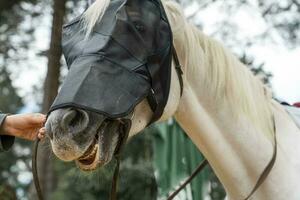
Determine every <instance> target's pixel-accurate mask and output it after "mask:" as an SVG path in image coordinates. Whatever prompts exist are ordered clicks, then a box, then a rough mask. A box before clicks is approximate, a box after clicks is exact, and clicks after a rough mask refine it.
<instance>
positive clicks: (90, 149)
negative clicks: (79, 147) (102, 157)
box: [78, 138, 97, 160]
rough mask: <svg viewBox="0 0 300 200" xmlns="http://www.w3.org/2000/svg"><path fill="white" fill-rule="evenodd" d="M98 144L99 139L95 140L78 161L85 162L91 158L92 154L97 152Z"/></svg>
mask: <svg viewBox="0 0 300 200" xmlns="http://www.w3.org/2000/svg"><path fill="white" fill-rule="evenodd" d="M96 143H97V139H96V138H95V139H94V140H93V142H92V144H91V145H90V146H89V148H88V149H87V150H86V151H85V153H84V154H83V155H82V156H80V158H78V160H85V159H86V158H88V157H90V155H91V154H93V153H94V151H95V145H96Z"/></svg>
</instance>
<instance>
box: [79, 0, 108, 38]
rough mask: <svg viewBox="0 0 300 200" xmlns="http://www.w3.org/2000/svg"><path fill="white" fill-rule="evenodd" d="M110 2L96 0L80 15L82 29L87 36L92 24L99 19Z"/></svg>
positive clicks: (92, 26)
mask: <svg viewBox="0 0 300 200" xmlns="http://www.w3.org/2000/svg"><path fill="white" fill-rule="evenodd" d="M109 3H110V0H96V1H95V2H94V3H93V4H92V5H91V6H90V7H89V8H88V9H87V10H86V11H85V12H84V13H83V15H82V22H83V30H85V32H86V37H88V36H89V35H90V34H91V33H92V31H93V28H94V26H95V25H96V23H97V22H98V21H100V20H101V19H102V17H103V15H104V13H105V11H106V9H107V7H108V5H109Z"/></svg>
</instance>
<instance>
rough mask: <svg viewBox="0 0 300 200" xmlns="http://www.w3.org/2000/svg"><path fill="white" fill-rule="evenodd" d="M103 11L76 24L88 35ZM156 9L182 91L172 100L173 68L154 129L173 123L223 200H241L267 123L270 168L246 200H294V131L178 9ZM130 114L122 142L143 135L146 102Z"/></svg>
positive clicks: (102, 2)
mask: <svg viewBox="0 0 300 200" xmlns="http://www.w3.org/2000/svg"><path fill="white" fill-rule="evenodd" d="M108 3H109V0H97V1H96V2H95V3H94V4H93V5H92V6H91V7H90V8H89V9H88V10H87V12H86V13H85V15H84V16H85V19H86V21H87V24H86V26H87V27H86V28H87V30H88V31H87V32H88V33H89V32H90V31H91V30H92V28H93V26H94V25H95V23H96V22H97V20H99V18H101V16H102V14H101V12H104V11H105V9H106V7H107V5H108ZM164 6H165V9H166V12H167V14H168V17H169V21H170V23H171V26H172V31H173V35H174V45H175V48H176V50H177V53H178V56H179V59H180V62H181V64H182V65H183V71H184V75H183V76H184V77H183V79H184V88H183V95H182V97H180V86H179V82H178V77H177V75H176V72H175V69H174V68H173V71H172V81H171V90H170V96H169V100H168V104H167V106H166V108H165V112H164V114H163V116H162V118H161V121H163V120H166V119H168V118H170V117H172V116H175V118H176V120H177V121H178V122H179V124H180V125H181V127H182V128H183V129H184V130H185V131H186V133H187V134H188V136H189V137H190V139H191V140H192V141H193V142H194V143H195V144H196V146H197V147H198V148H199V150H200V151H201V152H202V153H203V154H204V156H205V157H206V158H207V160H208V161H209V163H210V165H211V167H212V168H213V170H214V171H215V173H216V175H217V176H218V178H219V179H220V181H221V183H222V184H223V186H224V187H225V190H226V192H227V196H228V199H231V200H242V199H244V198H246V197H247V196H248V194H249V193H250V192H251V190H252V189H253V187H254V186H255V184H256V182H257V180H258V177H259V176H260V175H261V174H262V172H263V170H264V168H265V167H266V165H267V164H268V163H269V161H270V159H271V158H272V155H273V145H274V141H273V136H274V134H275V133H274V129H273V127H274V125H273V116H274V119H275V123H276V137H277V143H278V147H277V149H278V150H277V151H278V152H277V157H276V162H275V165H274V167H273V169H272V171H271V173H270V174H269V176H268V177H267V179H266V180H265V182H264V183H263V184H262V185H261V186H260V187H259V189H258V190H257V191H256V192H255V193H254V195H253V196H252V199H257V200H299V199H300V183H299V180H300V145H299V144H300V130H299V128H298V127H297V126H296V125H295V123H294V122H293V121H292V120H291V118H290V116H289V115H288V114H287V113H286V111H285V110H284V108H283V107H282V106H281V105H280V104H278V103H277V102H276V101H274V100H272V97H271V95H270V92H269V91H268V89H267V88H266V87H265V86H264V85H263V84H262V83H261V81H260V80H259V79H258V78H256V77H254V76H253V75H252V74H251V72H250V70H249V69H248V68H247V67H246V66H244V65H243V64H242V63H240V62H239V61H238V59H237V58H235V57H234V56H233V55H232V54H231V53H230V52H229V51H228V50H227V49H225V48H224V47H223V46H222V45H220V44H219V43H218V42H216V41H214V40H213V39H211V38H209V37H207V36H205V35H204V34H203V33H201V32H200V31H199V30H197V28H196V27H195V26H193V25H191V24H189V23H188V22H187V21H186V19H185V18H184V16H183V14H182V11H181V8H180V7H179V6H178V4H176V3H174V2H169V1H167V2H165V3H164ZM134 114H135V115H134V117H133V125H132V129H131V132H130V135H134V134H136V133H138V132H139V131H141V130H142V129H144V128H145V127H146V125H147V124H148V122H149V120H150V118H151V114H152V113H151V110H150V108H149V106H148V103H147V101H146V100H144V101H143V102H142V103H140V104H139V105H138V106H137V107H136V109H135V112H134ZM179 148H180V147H179ZM199 189H200V188H199Z"/></svg>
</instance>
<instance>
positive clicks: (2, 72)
mask: <svg viewBox="0 0 300 200" xmlns="http://www.w3.org/2000/svg"><path fill="white" fill-rule="evenodd" d="M0 97H1V98H0V110H1V111H2V112H4V113H16V112H17V111H18V109H20V107H22V106H23V103H22V99H21V97H19V96H18V94H17V91H16V89H15V88H14V87H13V85H12V81H11V79H10V77H9V73H8V72H7V70H6V68H2V69H0Z"/></svg>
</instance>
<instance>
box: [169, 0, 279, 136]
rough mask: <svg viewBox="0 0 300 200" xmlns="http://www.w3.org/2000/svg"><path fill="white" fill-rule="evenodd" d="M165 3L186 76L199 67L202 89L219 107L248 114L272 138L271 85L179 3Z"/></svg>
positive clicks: (235, 112)
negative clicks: (192, 20) (205, 30)
mask: <svg viewBox="0 0 300 200" xmlns="http://www.w3.org/2000/svg"><path fill="white" fill-rule="evenodd" d="M164 5H165V9H166V13H167V15H168V18H169V21H170V22H171V27H172V32H173V37H174V44H175V47H176V49H177V50H178V51H179V52H180V53H179V54H181V55H183V56H182V58H183V60H182V62H183V63H182V64H183V65H184V66H188V70H189V71H187V67H184V70H185V71H186V72H185V73H186V75H187V76H189V74H192V75H193V74H195V73H196V72H195V70H198V71H197V74H199V77H198V78H197V81H198V80H199V84H204V85H203V87H202V88H206V90H205V91H202V92H204V93H206V94H205V95H206V96H207V95H210V96H211V97H213V99H214V103H215V106H216V107H217V106H218V105H219V106H220V105H223V106H224V105H226V106H229V110H231V111H232V112H233V114H234V115H233V116H235V117H237V118H239V117H240V116H241V114H244V116H246V117H247V118H249V119H250V120H251V122H252V123H253V124H254V126H255V127H256V128H258V129H259V130H261V131H262V132H263V133H264V134H266V135H267V136H268V138H272V135H273V132H274V129H273V118H272V104H271V99H272V94H271V92H270V91H269V89H268V88H267V86H265V85H264V84H263V82H262V81H261V80H260V79H259V78H258V77H256V76H254V75H253V73H252V72H251V71H250V69H249V68H248V67H246V66H245V65H244V64H243V63H241V62H240V61H239V60H238V59H237V58H236V57H235V56H234V55H233V54H232V53H230V51H229V50H227V49H226V48H224V46H223V45H221V44H220V43H219V42H217V41H215V40H214V39H212V38H210V37H208V36H206V35H204V34H203V33H202V32H201V31H200V30H199V29H198V28H197V27H195V26H194V25H192V24H190V23H188V22H187V20H186V17H185V16H184V14H183V11H182V8H181V7H180V6H179V5H178V4H177V3H175V2H173V1H167V2H165V3H164ZM172 21H173V22H175V23H174V24H172ZM207 93H209V94H207ZM216 109H218V108H216Z"/></svg>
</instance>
